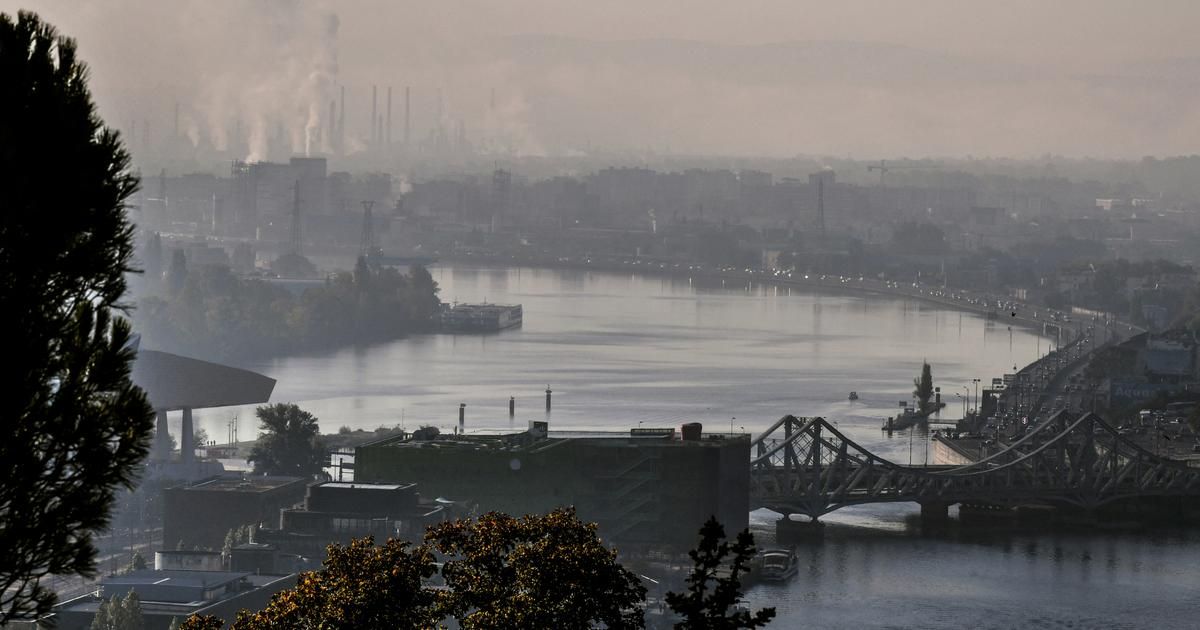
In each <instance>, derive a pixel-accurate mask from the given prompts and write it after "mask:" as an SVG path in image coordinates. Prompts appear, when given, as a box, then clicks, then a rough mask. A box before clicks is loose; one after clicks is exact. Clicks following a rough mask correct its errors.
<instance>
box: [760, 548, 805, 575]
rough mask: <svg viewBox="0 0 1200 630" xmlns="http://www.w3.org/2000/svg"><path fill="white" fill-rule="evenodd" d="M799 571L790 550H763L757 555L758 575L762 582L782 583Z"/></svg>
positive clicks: (795, 559) (794, 556)
mask: <svg viewBox="0 0 1200 630" xmlns="http://www.w3.org/2000/svg"><path fill="white" fill-rule="evenodd" d="M799 571H800V566H799V561H798V560H797V558H796V552H795V551H793V550H791V549H764V550H762V551H761V552H759V554H758V574H759V577H760V578H761V579H762V580H763V581H764V582H784V581H786V580H789V579H791V578H792V576H794V575H796V574H797V573H798V572H799Z"/></svg>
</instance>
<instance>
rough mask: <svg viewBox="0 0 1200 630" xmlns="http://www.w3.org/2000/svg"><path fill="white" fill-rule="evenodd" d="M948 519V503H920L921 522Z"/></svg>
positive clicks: (937, 521) (935, 521)
mask: <svg viewBox="0 0 1200 630" xmlns="http://www.w3.org/2000/svg"><path fill="white" fill-rule="evenodd" d="M949 519H950V504H949V503H943V502H940V501H928V502H925V503H922V504H921V522H922V523H944V522H946V521H947V520H949Z"/></svg>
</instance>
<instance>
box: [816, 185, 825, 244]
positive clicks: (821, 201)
mask: <svg viewBox="0 0 1200 630" xmlns="http://www.w3.org/2000/svg"><path fill="white" fill-rule="evenodd" d="M817 227H818V228H819V229H820V230H821V236H825V173H821V175H820V177H818V178H817Z"/></svg>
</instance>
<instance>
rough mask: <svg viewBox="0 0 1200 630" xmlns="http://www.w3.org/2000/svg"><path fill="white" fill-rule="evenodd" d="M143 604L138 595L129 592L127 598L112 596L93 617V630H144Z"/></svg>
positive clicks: (101, 604)
mask: <svg viewBox="0 0 1200 630" xmlns="http://www.w3.org/2000/svg"><path fill="white" fill-rule="evenodd" d="M145 627H146V623H145V621H144V620H143V619H142V602H141V600H139V599H138V596H137V593H135V592H133V591H129V592H128V593H127V594H126V595H125V597H117V596H116V595H113V596H112V599H110V600H109V601H106V602H101V603H100V608H99V609H98V610H96V616H94V617H92V626H91V630H143V628H145Z"/></svg>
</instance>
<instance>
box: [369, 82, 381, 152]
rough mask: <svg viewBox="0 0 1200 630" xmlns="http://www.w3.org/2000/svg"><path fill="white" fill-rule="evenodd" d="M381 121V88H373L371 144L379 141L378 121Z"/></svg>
mask: <svg viewBox="0 0 1200 630" xmlns="http://www.w3.org/2000/svg"><path fill="white" fill-rule="evenodd" d="M377 120H379V88H378V87H376V86H374V85H372V86H371V144H375V142H376V141H377V140H378V139H379V138H378V137H377V136H376V135H375V134H376V130H375V125H376V121H377Z"/></svg>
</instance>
